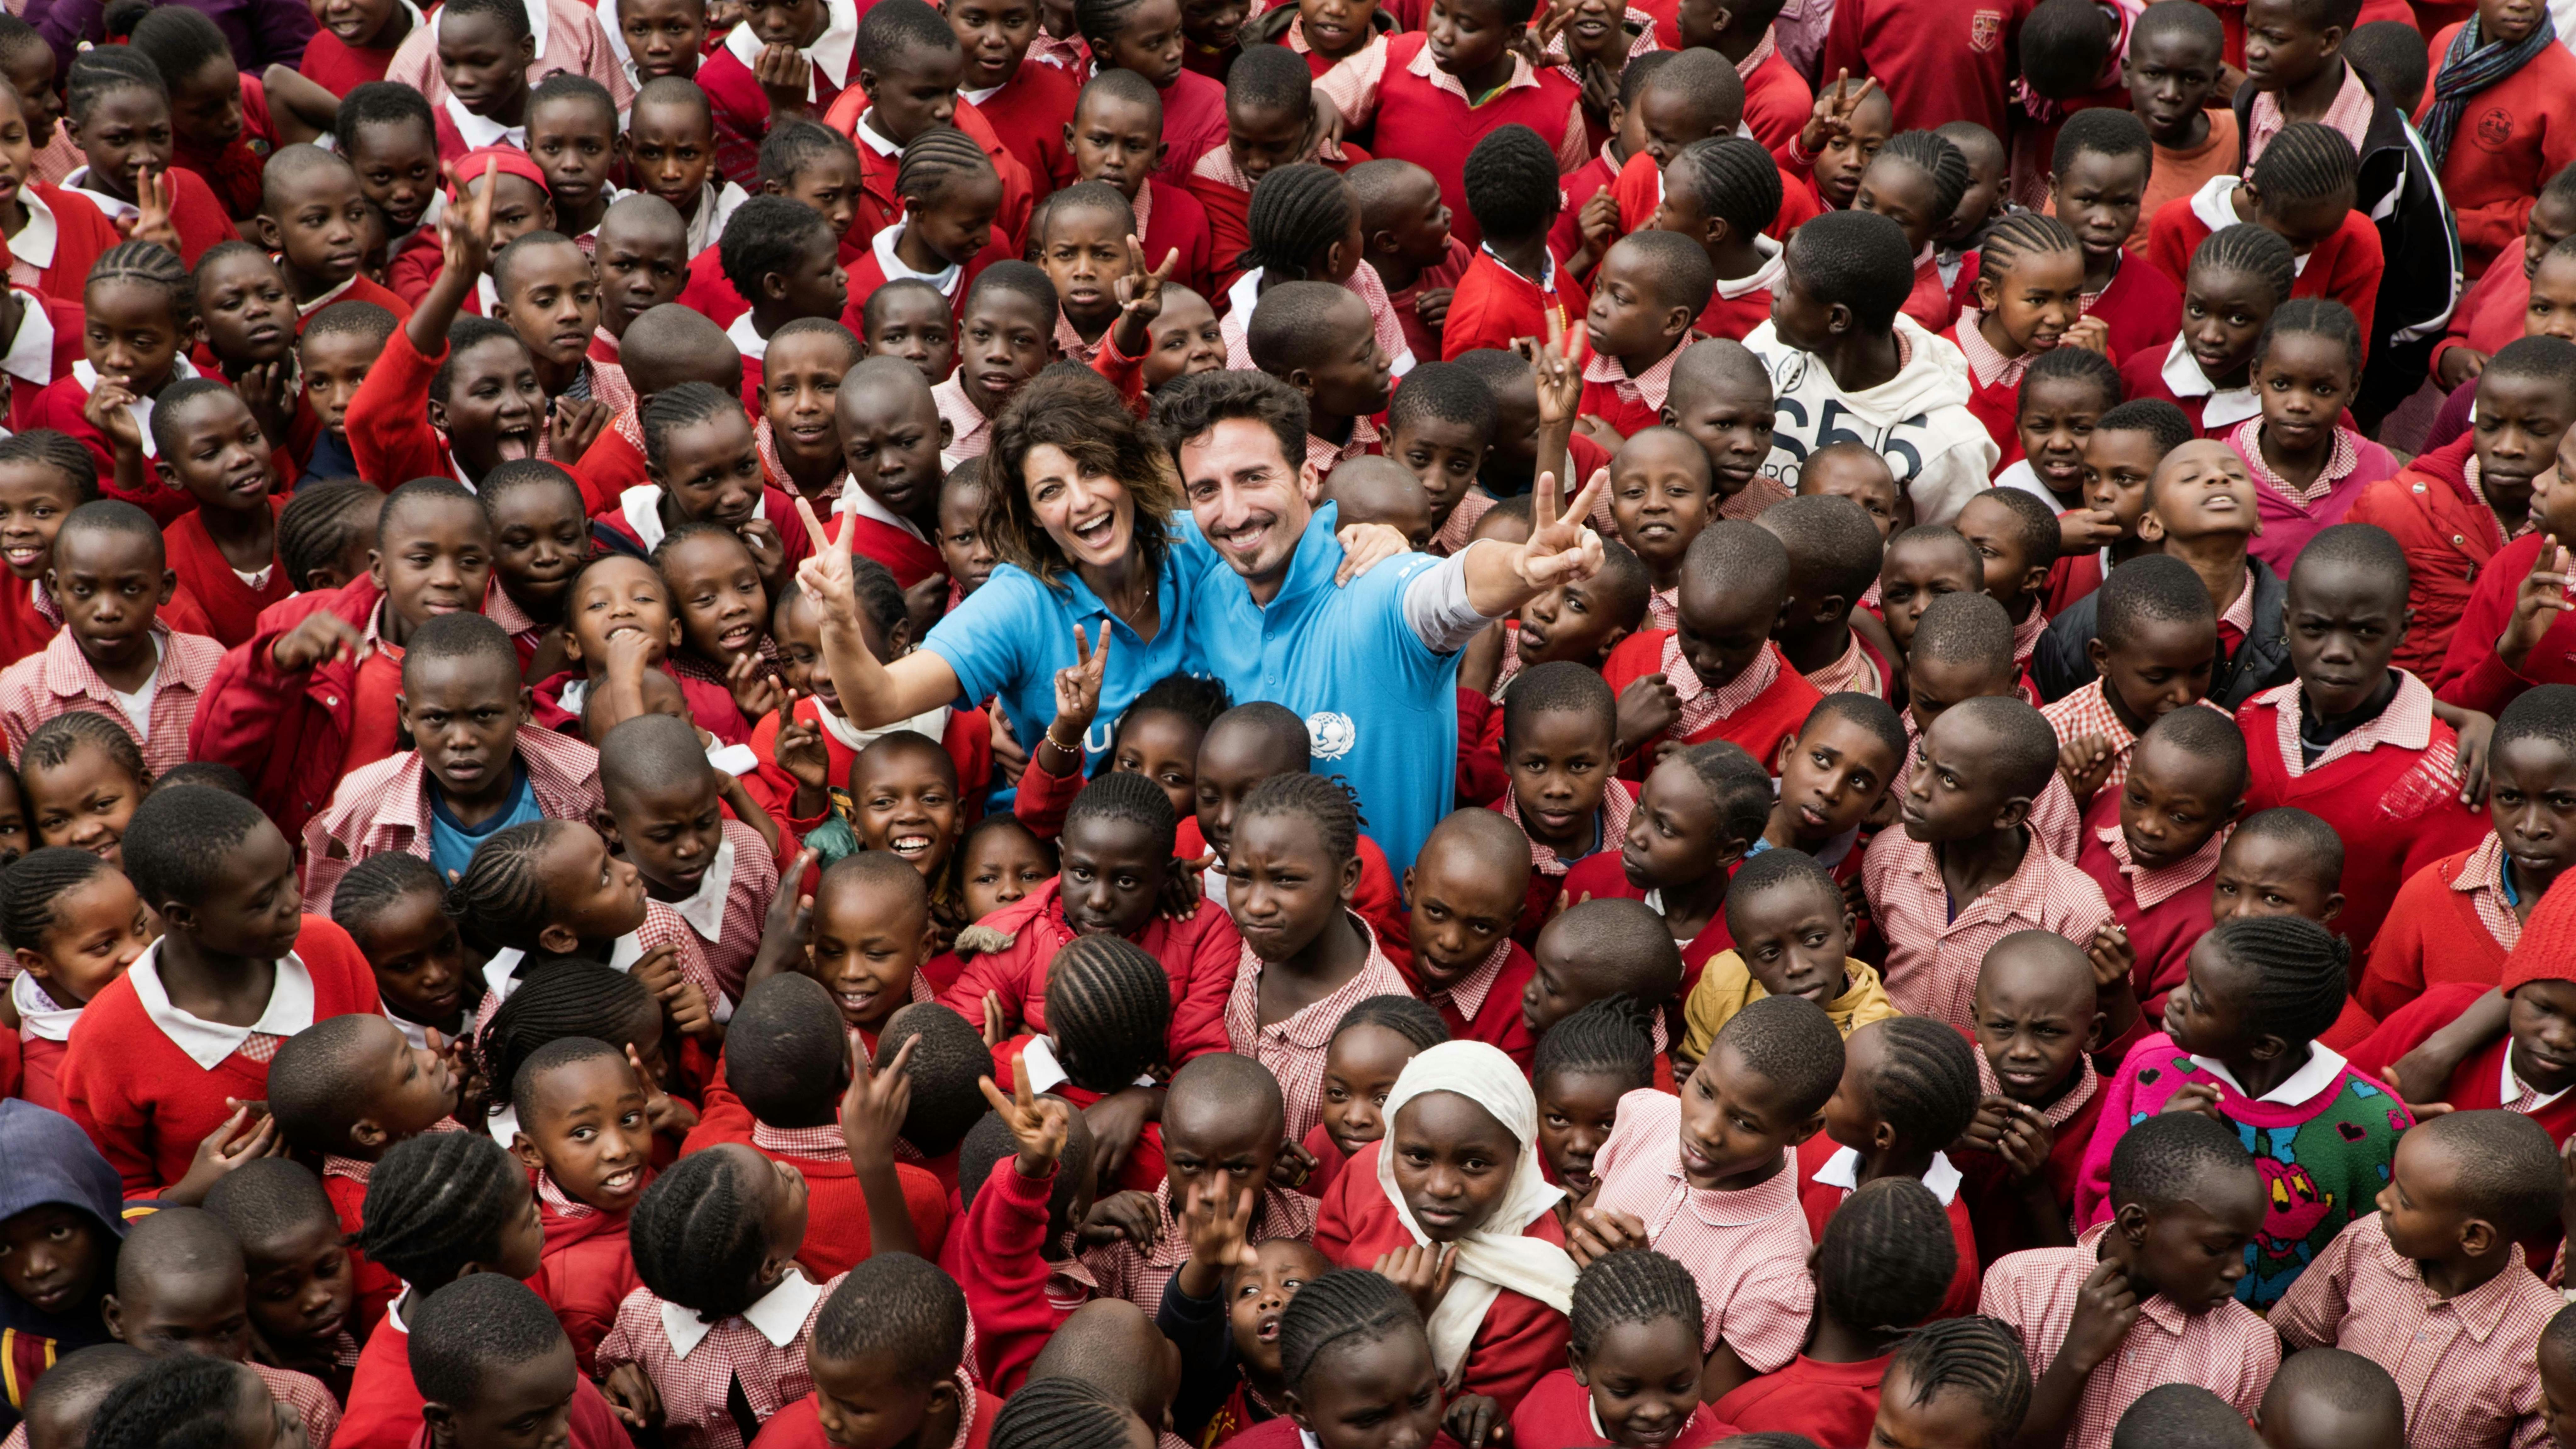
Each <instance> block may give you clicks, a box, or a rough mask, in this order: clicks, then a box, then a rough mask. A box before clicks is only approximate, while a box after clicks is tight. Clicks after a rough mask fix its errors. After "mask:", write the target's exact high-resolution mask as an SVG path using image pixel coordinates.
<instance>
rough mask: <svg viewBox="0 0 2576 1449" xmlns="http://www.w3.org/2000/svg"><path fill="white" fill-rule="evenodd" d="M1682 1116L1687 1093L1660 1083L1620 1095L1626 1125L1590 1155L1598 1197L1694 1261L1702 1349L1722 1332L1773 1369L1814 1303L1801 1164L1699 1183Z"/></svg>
mask: <svg viewBox="0 0 2576 1449" xmlns="http://www.w3.org/2000/svg"><path fill="white" fill-rule="evenodd" d="M1681 1115H1682V1104H1681V1099H1680V1098H1678V1097H1676V1096H1674V1095H1673V1094H1671V1093H1670V1092H1663V1091H1658V1090H1656V1089H1655V1088H1652V1087H1643V1088H1639V1089H1638V1090H1636V1091H1634V1092H1630V1093H1629V1094H1627V1095H1626V1096H1624V1097H1621V1098H1620V1099H1619V1120H1618V1125H1617V1126H1615V1127H1613V1128H1612V1129H1611V1130H1610V1136H1609V1137H1608V1139H1607V1140H1605V1141H1604V1142H1602V1144H1601V1150H1600V1152H1599V1153H1598V1154H1597V1155H1596V1156H1595V1157H1594V1158H1593V1160H1592V1171H1593V1175H1594V1176H1595V1178H1597V1179H1598V1180H1599V1182H1600V1184H1601V1186H1600V1189H1599V1193H1598V1195H1597V1196H1595V1197H1594V1199H1593V1203H1592V1205H1593V1206H1594V1207H1597V1208H1601V1209H1604V1210H1605V1211H1610V1212H1623V1213H1626V1214H1628V1215H1630V1216H1631V1217H1634V1218H1636V1219H1637V1220H1638V1221H1639V1222H1642V1223H1644V1224H1645V1225H1646V1241H1647V1242H1648V1243H1650V1244H1651V1245H1653V1247H1654V1249H1655V1251H1656V1252H1659V1253H1662V1254H1664V1255H1665V1256H1667V1257H1670V1258H1673V1259H1676V1260H1678V1261H1679V1262H1680V1263H1681V1265H1682V1266H1683V1267H1685V1268H1688V1269H1690V1271H1691V1277H1692V1278H1694V1279H1696V1280H1697V1281H1698V1283H1699V1301H1700V1306H1701V1307H1702V1309H1703V1310H1705V1312H1704V1322H1703V1327H1702V1331H1701V1343H1700V1347H1701V1349H1702V1350H1703V1351H1706V1350H1712V1349H1714V1348H1716V1347H1717V1345H1718V1343H1719V1342H1720V1341H1721V1340H1723V1341H1724V1342H1725V1343H1726V1345H1727V1346H1728V1347H1729V1348H1732V1349H1734V1350H1735V1356H1736V1357H1738V1358H1740V1359H1742V1360H1744V1362H1745V1364H1746V1365H1747V1366H1749V1367H1751V1368H1752V1369H1753V1370H1754V1371H1755V1372H1757V1373H1769V1372H1770V1371H1772V1370H1773V1369H1776V1368H1778V1367H1780V1366H1781V1365H1782V1364H1785V1363H1787V1362H1788V1361H1789V1360H1791V1359H1793V1358H1795V1357H1797V1356H1798V1349H1799V1347H1800V1346H1801V1345H1802V1344H1804V1343H1805V1342H1806V1338H1807V1320H1808V1317H1809V1315H1810V1314H1811V1313H1812V1312H1813V1310H1814V1308H1815V1303H1816V1283H1815V1279H1814V1278H1812V1277H1811V1276H1809V1274H1808V1272H1807V1252H1808V1249H1809V1248H1810V1247H1812V1246H1813V1242H1812V1240H1811V1239H1810V1238H1809V1237H1808V1235H1807V1217H1806V1214H1804V1213H1802V1212H1800V1211H1799V1210H1798V1172H1797V1165H1796V1164H1795V1163H1794V1162H1792V1161H1790V1160H1789V1155H1788V1154H1787V1153H1785V1152H1784V1153H1782V1154H1781V1163H1780V1170H1779V1171H1778V1172H1776V1173H1773V1174H1772V1175H1771V1176H1770V1178H1769V1179H1767V1180H1765V1181H1763V1182H1761V1183H1758V1184H1756V1185H1754V1186H1752V1187H1748V1188H1745V1189H1744V1190H1743V1191H1741V1192H1717V1191H1713V1190H1711V1189H1708V1188H1698V1187H1693V1186H1691V1185H1690V1179H1689V1178H1687V1177H1685V1176H1683V1174H1682V1157H1681V1125H1682V1124H1681Z"/></svg>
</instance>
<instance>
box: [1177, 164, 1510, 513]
mask: <svg viewBox="0 0 2576 1449" xmlns="http://www.w3.org/2000/svg"><path fill="white" fill-rule="evenodd" d="M1342 178H1343V179H1344V180H1346V181H1348V182H1350V184H1351V193H1352V194H1353V195H1354V196H1357V197H1358V198H1359V203H1360V236H1361V239H1362V240H1361V259H1362V260H1363V261H1366V262H1367V263H1368V264H1369V265H1370V266H1371V267H1373V268H1375V269H1376V271H1377V277H1378V281H1379V282H1380V283H1381V284H1383V285H1384V286H1385V287H1386V301H1387V305H1388V306H1390V307H1393V308H1394V309H1395V316H1396V320H1397V321H1398V322H1400V323H1402V324H1403V326H1404V342H1405V346H1407V347H1408V348H1410V349H1412V352H1413V355H1414V357H1415V358H1417V359H1418V360H1420V361H1422V362H1432V361H1436V360H1438V359H1439V357H1440V355H1441V350H1440V338H1441V330H1442V327H1443V324H1444V323H1445V322H1446V321H1447V320H1448V316H1449V303H1450V301H1451V300H1452V298H1454V297H1455V295H1456V289H1457V285H1458V279H1459V278H1460V277H1462V276H1464V275H1466V272H1467V267H1468V264H1469V263H1470V262H1471V261H1472V260H1473V259H1474V256H1475V253H1474V252H1473V251H1471V250H1470V249H1469V248H1468V246H1467V244H1466V243H1465V242H1463V241H1460V240H1459V239H1458V238H1457V237H1456V236H1454V235H1452V234H1451V232H1450V226H1449V221H1450V218H1449V208H1448V207H1447V206H1446V205H1444V204H1443V203H1442V202H1441V200H1440V182H1439V179H1438V178H1437V177H1434V176H1433V175H1432V174H1431V173H1430V172H1428V171H1425V170H1423V169H1422V168H1421V167H1419V166H1416V165H1414V164H1413V163H1412V162H1410V161H1394V160H1386V161H1363V162H1361V163H1360V164H1359V165H1357V166H1354V167H1352V168H1351V169H1350V170H1348V171H1345V172H1343V173H1342ZM1164 309H1165V310H1166V311H1169V310H1170V303H1169V301H1168V299H1167V300H1166V302H1165V304H1164ZM1405 375H1406V376H1407V377H1411V376H1412V375H1413V374H1411V373H1407V374H1405ZM1387 451H1388V453H1390V454H1393V453H1394V452H1395V450H1394V449H1393V448H1391V447H1390V448H1389V449H1388V450H1387ZM1425 486H1426V487H1427V486H1429V485H1428V484H1426V485H1425ZM1434 511H1435V512H1437V511H1439V508H1438V504H1437V501H1436V500H1435V502H1434ZM1463 532H1464V531H1463V530H1462V531H1461V535H1462V536H1463Z"/></svg>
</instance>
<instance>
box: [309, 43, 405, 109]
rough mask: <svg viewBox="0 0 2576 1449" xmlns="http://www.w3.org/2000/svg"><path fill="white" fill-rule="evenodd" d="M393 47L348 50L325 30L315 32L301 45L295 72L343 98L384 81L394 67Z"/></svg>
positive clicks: (345, 44) (351, 48)
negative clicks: (299, 59) (368, 84)
mask: <svg viewBox="0 0 2576 1449" xmlns="http://www.w3.org/2000/svg"><path fill="white" fill-rule="evenodd" d="M395 49H396V47H395V46H391V45H388V46H383V47H376V46H367V47H364V48H360V47H357V46H352V45H350V44H348V43H347V42H346V41H343V40H342V39H341V38H340V37H338V36H336V35H333V34H332V33H331V32H330V31H328V30H321V29H316V30H315V31H314V32H313V38H312V39H311V40H308V41H306V42H304V59H303V60H302V61H300V62H298V63H297V65H296V70H297V71H298V72H299V73H301V74H302V75H303V77H304V78H305V79H306V80H309V81H311V82H313V83H314V84H315V85H317V86H320V87H321V88H322V89H324V90H326V91H329V92H330V93H331V94H333V95H335V96H340V97H346V96H347V95H348V94H349V92H351V91H353V90H356V89H357V88H358V87H360V86H362V85H365V84H366V83H367V82H369V81H380V80H383V79H384V78H385V71H386V70H387V69H388V68H389V67H391V66H392V65H393V63H394V51H395Z"/></svg>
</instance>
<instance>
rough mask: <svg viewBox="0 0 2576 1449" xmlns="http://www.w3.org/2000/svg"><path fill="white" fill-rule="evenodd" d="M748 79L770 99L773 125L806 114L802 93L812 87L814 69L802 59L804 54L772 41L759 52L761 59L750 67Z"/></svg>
mask: <svg viewBox="0 0 2576 1449" xmlns="http://www.w3.org/2000/svg"><path fill="white" fill-rule="evenodd" d="M751 78H752V79H753V80H756V81H758V82H760V93H761V94H762V95H764V96H767V97H768V98H769V117H770V120H771V122H772V123H773V124H775V123H776V122H777V121H778V120H779V119H780V118H782V117H786V116H801V115H803V114H805V106H806V102H805V92H806V89H807V88H808V87H809V86H811V85H812V84H813V83H814V65H813V62H811V61H809V60H807V59H806V58H805V52H803V51H801V50H798V49H797V48H796V47H795V46H792V45H788V44H785V43H783V42H779V41H771V42H770V43H769V44H767V45H764V46H762V47H761V48H760V58H759V59H758V60H755V61H753V62H752V63H751Z"/></svg>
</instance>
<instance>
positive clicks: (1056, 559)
mask: <svg viewBox="0 0 2576 1449" xmlns="http://www.w3.org/2000/svg"><path fill="white" fill-rule="evenodd" d="M1041 444H1048V445H1052V446H1054V447H1056V448H1059V449H1062V450H1063V451H1064V453H1065V454H1066V455H1067V456H1069V457H1071V458H1072V459H1073V461H1074V462H1075V463H1076V464H1077V465H1079V466H1080V467H1081V468H1082V469H1083V470H1084V471H1085V472H1100V473H1106V474H1108V475H1109V476H1110V477H1112V478H1115V479H1117V480H1118V481H1119V483H1120V484H1121V485H1123V486H1124V487H1125V488H1126V490H1127V496H1128V497H1129V498H1130V499H1132V500H1133V501H1134V503H1135V513H1136V521H1135V529H1136V545H1135V546H1136V548H1137V549H1138V550H1139V551H1141V552H1142V554H1143V555H1144V562H1145V565H1146V568H1147V570H1148V571H1149V572H1152V573H1156V574H1159V573H1160V572H1161V571H1162V567H1163V560H1164V558H1165V556H1166V555H1168V554H1169V553H1170V552H1171V548H1172V537H1171V530H1170V527H1169V523H1170V520H1171V517H1172V515H1173V514H1175V513H1178V512H1179V511H1180V510H1181V509H1182V507H1183V506H1184V504H1185V500H1184V499H1183V498H1182V496H1181V485H1180V480H1179V479H1178V478H1177V477H1176V476H1174V474H1173V472H1172V462H1171V454H1170V453H1168V452H1167V451H1165V450H1164V448H1163V446H1162V444H1161V441H1160V440H1159V439H1157V438H1156V437H1155V436H1154V433H1153V431H1152V430H1151V429H1149V428H1148V427H1146V425H1145V424H1144V422H1143V421H1142V420H1140V419H1138V418H1137V416H1136V415H1135V414H1134V413H1132V412H1129V411H1128V410H1127V404H1126V401H1125V400H1124V399H1122V398H1121V397H1119V395H1118V389H1117V388H1116V387H1114V386H1112V385H1111V384H1110V382H1109V380H1108V379H1106V378H1104V377H1102V376H1100V374H1098V373H1096V372H1093V371H1092V370H1091V369H1089V368H1087V367H1083V366H1081V365H1080V364H1078V363H1059V364H1056V365H1054V366H1050V367H1048V368H1047V369H1046V370H1045V371H1043V372H1040V373H1039V374H1038V375H1037V376H1036V377H1034V378H1031V379H1030V380H1029V383H1028V385H1027V386H1026V387H1023V388H1021V389H1020V392H1019V395H1018V396H1017V397H1014V398H1012V399H1011V402H1010V405H1009V406H1008V407H1005V408H1004V409H1003V410H1002V415H1001V416H1000V417H999V418H997V419H995V420H994V422H993V448H992V451H991V452H990V453H989V454H987V455H986V458H985V474H984V476H985V480H986V482H987V484H988V485H989V486H987V487H986V488H985V490H984V517H983V529H984V537H985V538H986V539H987V540H989V541H990V542H991V544H992V546H993V551H994V553H996V554H998V555H1000V556H1001V559H1002V561H1003V562H1005V563H1010V564H1016V565H1018V566H1019V567H1021V568H1023V569H1026V570H1027V571H1028V572H1030V573H1032V574H1034V575H1036V576H1037V578H1038V580H1039V582H1041V583H1044V584H1045V585H1047V586H1048V587H1049V588H1061V587H1062V584H1061V582H1060V580H1061V579H1062V577H1063V575H1064V574H1066V573H1067V572H1069V571H1070V570H1071V569H1072V567H1073V561H1072V560H1071V559H1069V558H1067V557H1065V553H1064V550H1063V549H1062V548H1061V547H1060V546H1058V545H1057V543H1056V541H1055V540H1054V539H1053V538H1052V537H1050V536H1049V535H1048V534H1047V531H1046V529H1045V528H1043V527H1042V526H1040V525H1039V523H1038V520H1037V514H1036V511H1035V510H1034V509H1033V508H1032V507H1031V506H1030V504H1029V495H1028V483H1027V477H1026V464H1027V461H1028V456H1029V452H1030V450H1031V449H1034V448H1036V447H1038V446H1039V445H1041Z"/></svg>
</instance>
